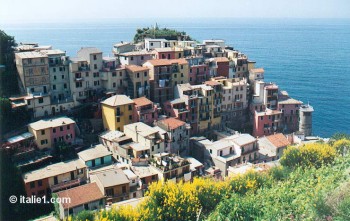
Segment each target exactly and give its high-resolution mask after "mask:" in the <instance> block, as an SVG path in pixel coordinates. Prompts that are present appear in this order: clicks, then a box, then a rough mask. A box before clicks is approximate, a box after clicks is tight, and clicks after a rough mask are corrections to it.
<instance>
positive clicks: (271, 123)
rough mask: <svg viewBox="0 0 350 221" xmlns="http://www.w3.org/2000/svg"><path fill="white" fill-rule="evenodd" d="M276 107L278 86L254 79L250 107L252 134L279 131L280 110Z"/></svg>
mask: <svg viewBox="0 0 350 221" xmlns="http://www.w3.org/2000/svg"><path fill="white" fill-rule="evenodd" d="M277 107H278V86H277V85H276V84H274V83H265V82H263V81H256V82H255V87H254V95H253V101H252V104H251V107H250V110H251V113H252V116H253V119H252V120H253V136H259V137H260V136H263V135H270V134H273V133H275V132H277V131H281V120H282V119H281V115H282V111H280V110H278V109H277Z"/></svg>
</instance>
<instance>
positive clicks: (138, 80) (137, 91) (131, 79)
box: [125, 65, 150, 98]
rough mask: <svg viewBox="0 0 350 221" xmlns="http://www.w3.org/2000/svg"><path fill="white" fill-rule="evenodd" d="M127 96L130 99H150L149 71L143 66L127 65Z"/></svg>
mask: <svg viewBox="0 0 350 221" xmlns="http://www.w3.org/2000/svg"><path fill="white" fill-rule="evenodd" d="M125 69H126V74H127V81H128V86H127V91H126V93H127V95H128V96H129V97H130V98H138V97H143V96H146V97H149V95H150V93H149V89H150V86H149V73H148V72H149V69H148V68H147V67H143V66H137V65H126V66H125Z"/></svg>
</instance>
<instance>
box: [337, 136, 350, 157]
mask: <svg viewBox="0 0 350 221" xmlns="http://www.w3.org/2000/svg"><path fill="white" fill-rule="evenodd" d="M333 147H334V148H335V149H336V151H337V152H338V153H339V154H344V153H346V152H347V151H349V150H350V140H348V139H345V138H343V139H340V140H337V141H335V142H334V143H333Z"/></svg>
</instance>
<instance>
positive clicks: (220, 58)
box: [214, 57, 229, 62]
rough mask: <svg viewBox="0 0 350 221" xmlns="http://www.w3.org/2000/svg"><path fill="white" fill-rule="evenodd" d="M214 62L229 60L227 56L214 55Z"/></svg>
mask: <svg viewBox="0 0 350 221" xmlns="http://www.w3.org/2000/svg"><path fill="white" fill-rule="evenodd" d="M214 60H215V61H216V62H229V60H228V58H226V57H216V58H214Z"/></svg>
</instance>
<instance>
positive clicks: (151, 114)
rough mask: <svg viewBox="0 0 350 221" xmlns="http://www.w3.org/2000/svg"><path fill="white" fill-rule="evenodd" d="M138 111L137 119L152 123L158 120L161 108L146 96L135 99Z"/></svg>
mask: <svg viewBox="0 0 350 221" xmlns="http://www.w3.org/2000/svg"><path fill="white" fill-rule="evenodd" d="M133 101H134V103H135V109H136V113H137V119H136V121H140V122H143V123H145V124H148V125H152V124H153V123H154V122H155V121H157V120H158V112H159V110H160V108H159V107H158V106H157V105H155V104H154V103H153V102H152V101H150V100H148V99H147V98H146V97H140V98H135V99H133Z"/></svg>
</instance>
